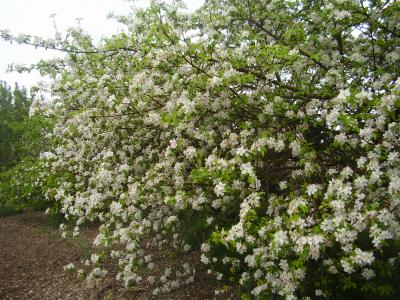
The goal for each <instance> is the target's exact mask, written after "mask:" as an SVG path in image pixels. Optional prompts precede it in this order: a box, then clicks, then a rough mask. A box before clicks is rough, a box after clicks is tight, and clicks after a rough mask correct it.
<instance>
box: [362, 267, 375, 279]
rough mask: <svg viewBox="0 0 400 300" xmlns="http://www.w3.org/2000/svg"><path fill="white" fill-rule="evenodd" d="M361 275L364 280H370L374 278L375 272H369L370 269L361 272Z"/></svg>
mask: <svg viewBox="0 0 400 300" xmlns="http://www.w3.org/2000/svg"><path fill="white" fill-rule="evenodd" d="M361 275H362V276H363V277H364V278H365V279H367V280H370V279H372V278H374V277H375V272H374V271H373V270H371V269H368V268H366V269H364V270H363V271H362V272H361Z"/></svg>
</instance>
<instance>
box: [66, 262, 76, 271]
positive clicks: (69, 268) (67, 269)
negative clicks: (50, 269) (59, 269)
mask: <svg viewBox="0 0 400 300" xmlns="http://www.w3.org/2000/svg"><path fill="white" fill-rule="evenodd" d="M74 268H75V265H74V264H73V263H69V264H68V265H65V266H64V271H71V270H73V269H74Z"/></svg>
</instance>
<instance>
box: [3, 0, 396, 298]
mask: <svg viewBox="0 0 400 300" xmlns="http://www.w3.org/2000/svg"><path fill="white" fill-rule="evenodd" d="M118 18H119V20H120V21H121V22H123V23H124V24H126V28H127V29H126V31H125V32H123V33H120V34H118V35H115V36H113V37H110V38H108V39H106V40H104V42H103V43H102V45H99V46H97V47H95V46H94V45H93V44H92V40H91V38H90V36H88V35H86V34H85V33H84V32H82V30H81V29H79V28H75V29H71V30H70V31H69V32H68V33H67V36H66V37H65V38H62V37H61V36H57V37H56V38H55V39H54V40H42V39H40V38H38V37H31V36H28V35H19V36H16V37H14V36H13V35H11V34H10V33H9V32H7V31H2V32H1V36H2V37H3V39H5V40H10V41H17V42H19V43H26V44H33V45H35V46H39V47H50V48H56V49H61V50H64V51H66V52H68V54H67V56H66V57H65V59H62V60H54V61H49V62H41V63H40V64H38V65H37V66H33V67H35V68H39V69H40V70H42V72H47V73H48V74H50V75H51V76H53V78H54V82H53V84H52V86H51V93H52V96H53V100H54V101H53V102H52V104H46V103H40V102H38V103H36V108H37V110H38V111H39V113H41V114H44V115H48V116H53V117H55V118H57V119H58V122H57V124H56V126H55V128H54V130H53V131H52V134H51V136H52V145H53V148H52V149H51V151H47V152H45V153H43V155H42V156H43V159H44V161H45V163H46V165H47V168H48V170H49V171H48V172H51V173H52V174H58V175H57V181H56V183H55V184H56V187H55V188H54V189H49V190H48V196H49V197H50V198H51V197H55V199H56V200H57V201H58V203H60V204H61V211H62V212H63V213H64V214H65V216H66V217H67V218H69V219H70V220H73V221H74V222H76V225H77V227H75V229H74V232H73V234H78V232H79V225H80V224H83V223H84V222H87V221H94V220H99V221H100V222H101V223H102V225H101V227H100V232H99V235H98V236H97V238H96V239H95V242H94V244H95V246H98V247H99V248H98V249H99V251H98V253H94V254H93V255H92V259H91V261H87V262H86V266H83V268H82V269H79V270H78V272H79V273H80V274H83V273H85V272H86V271H88V273H87V276H88V278H89V279H93V278H97V277H101V276H102V275H104V274H105V273H106V270H105V269H104V268H102V267H101V262H102V261H104V260H105V259H106V258H107V257H108V256H110V257H112V258H114V259H115V260H117V261H118V264H119V273H118V276H117V277H118V279H120V280H121V281H123V282H124V283H125V285H126V286H131V285H135V284H140V283H141V282H142V281H146V282H148V284H150V285H152V286H153V287H154V294H157V293H160V292H167V291H169V290H171V289H173V288H176V287H178V286H180V285H181V284H185V283H188V282H191V281H192V280H193V279H194V276H195V273H194V269H195V267H196V264H195V263H193V262H192V263H190V264H189V263H182V264H181V265H180V266H177V268H176V269H175V270H171V269H166V270H165V272H164V273H161V274H160V273H157V272H155V274H156V275H157V276H154V274H153V273H154V272H153V270H158V266H157V261H154V257H152V256H151V255H149V253H151V252H150V250H151V249H153V248H158V249H160V250H162V251H164V253H168V251H170V252H171V251H172V252H174V253H175V254H176V253H181V254H182V253H186V252H190V251H196V250H200V249H201V252H202V255H201V262H202V263H203V264H205V265H206V267H207V268H208V269H209V270H210V271H209V272H210V273H212V274H214V275H215V276H216V278H217V279H218V280H219V281H220V282H221V286H222V287H223V289H229V287H235V286H240V287H241V292H242V294H243V297H244V298H257V299H277V298H280V297H282V298H285V299H307V298H308V299H309V298H312V299H315V298H319V297H325V298H333V299H358V298H360V299H361V298H362V299H365V297H367V296H366V295H369V296H368V297H375V296H376V297H384V296H387V295H389V296H390V295H392V296H393V297H396V294H397V295H398V293H399V286H398V284H396V281H398V280H399V278H398V276H399V275H398V274H399V271H400V268H399V266H400V259H399V251H400V223H399V222H400V218H399V209H400V208H399V203H400V198H399V195H400V194H399V193H400V157H399V150H400V144H399V141H400V139H399V138H400V124H399V109H400V59H399V58H400V47H399V46H400V28H399V23H400V3H399V2H398V1H390V0H388V1H383V0H374V1H362V0H333V1H312V0H292V1H290V0H285V1H282V0H278V1H277V0H257V1H255V0H250V1H238V0H208V1H206V3H205V4H204V6H203V7H202V8H201V9H200V10H199V11H197V12H196V13H189V12H187V11H186V10H184V9H183V8H182V7H181V3H180V2H179V1H176V2H175V3H172V4H171V5H169V4H165V3H156V2H152V4H151V6H150V7H149V8H148V9H143V10H141V9H139V10H137V11H136V12H135V14H133V15H130V16H121V17H118ZM15 68H16V69H18V68H19V69H24V68H25V67H21V66H19V67H18V66H15ZM63 228H64V227H63ZM107 249H110V250H109V252H107ZM67 268H68V269H70V268H75V266H73V265H68V266H67ZM144 269H145V270H148V272H149V276H148V277H146V278H142V277H140V276H139V273H140V272H142V273H143V270H144ZM152 272H153V273H152Z"/></svg>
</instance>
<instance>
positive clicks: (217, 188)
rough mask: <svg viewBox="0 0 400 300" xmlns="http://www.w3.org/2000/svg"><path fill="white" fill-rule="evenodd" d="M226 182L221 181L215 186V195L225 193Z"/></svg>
mask: <svg viewBox="0 0 400 300" xmlns="http://www.w3.org/2000/svg"><path fill="white" fill-rule="evenodd" d="M225 186H226V185H225V183H223V182H221V181H219V182H218V183H217V184H216V185H215V187H214V193H215V195H217V196H218V197H219V196H223V195H224V194H225Z"/></svg>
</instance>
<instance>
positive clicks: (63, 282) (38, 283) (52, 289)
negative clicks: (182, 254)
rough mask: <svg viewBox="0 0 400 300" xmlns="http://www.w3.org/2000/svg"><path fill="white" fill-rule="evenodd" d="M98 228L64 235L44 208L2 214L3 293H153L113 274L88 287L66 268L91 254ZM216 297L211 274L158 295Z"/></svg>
mask: <svg viewBox="0 0 400 300" xmlns="http://www.w3.org/2000/svg"><path fill="white" fill-rule="evenodd" d="M96 231H97V228H96V227H95V226H92V227H87V228H84V229H83V230H82V231H81V237H80V238H79V239H75V240H72V239H61V238H60V236H59V232H58V229H57V227H55V226H50V225H49V223H48V218H47V216H46V215H45V214H44V213H41V212H39V213H32V214H23V215H17V216H8V217H0V299H4V300H5V299H51V300H53V299H68V300H70V299H82V300H86V299H89V300H95V299H141V300H145V299H153V297H152V296H151V293H150V292H148V291H141V290H139V291H137V292H132V291H130V292H128V291H125V290H124V289H122V287H121V286H119V284H118V282H117V281H116V280H115V279H114V278H113V277H109V278H106V279H105V281H104V282H102V283H101V284H100V285H99V286H97V287H91V288H89V287H88V286H87V285H85V284H84V283H83V282H82V281H79V280H78V279H76V278H75V277H74V276H73V275H72V274H69V273H66V272H64V271H63V267H64V266H65V265H66V264H68V263H70V262H73V263H79V261H80V260H81V259H82V258H86V257H87V255H88V249H90V245H91V241H92V240H93V238H94V236H95V235H96ZM201 278H203V279H201ZM214 298H215V296H214V287H213V286H211V285H210V278H206V279H204V276H203V277H200V280H196V283H195V284H192V285H190V286H186V287H185V288H184V289H181V290H177V291H175V292H173V293H171V294H168V295H163V296H159V297H158V298H157V299H192V300H194V299H214ZM218 298H219V299H233V298H232V296H227V295H225V296H224V297H223V298H221V297H218Z"/></svg>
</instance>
